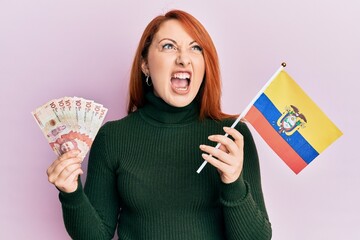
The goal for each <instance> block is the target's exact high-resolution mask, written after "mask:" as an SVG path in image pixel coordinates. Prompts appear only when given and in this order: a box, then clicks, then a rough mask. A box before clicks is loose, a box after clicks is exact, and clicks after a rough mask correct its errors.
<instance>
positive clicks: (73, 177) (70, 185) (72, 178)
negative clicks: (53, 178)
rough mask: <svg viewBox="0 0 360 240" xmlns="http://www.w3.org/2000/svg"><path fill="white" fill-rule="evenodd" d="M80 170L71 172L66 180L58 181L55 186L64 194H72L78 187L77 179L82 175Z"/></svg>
mask: <svg viewBox="0 0 360 240" xmlns="http://www.w3.org/2000/svg"><path fill="white" fill-rule="evenodd" d="M83 173H84V172H83V171H82V169H81V168H79V169H77V170H75V171H73V172H72V173H71V174H70V175H69V176H68V177H67V178H66V179H62V178H61V179H58V181H57V182H56V183H55V186H56V187H57V188H59V189H61V190H62V191H64V192H68V193H70V192H74V191H75V190H76V189H77V187H78V182H77V181H78V177H79V175H81V174H83Z"/></svg>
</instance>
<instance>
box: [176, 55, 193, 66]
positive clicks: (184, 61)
mask: <svg viewBox="0 0 360 240" xmlns="http://www.w3.org/2000/svg"><path fill="white" fill-rule="evenodd" d="M190 63H191V59H190V57H189V56H188V55H187V54H185V53H183V52H180V53H179V54H178V56H177V58H176V64H179V65H182V66H183V67H186V66H187V65H189V64H190Z"/></svg>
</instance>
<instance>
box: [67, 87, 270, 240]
mask: <svg viewBox="0 0 360 240" xmlns="http://www.w3.org/2000/svg"><path fill="white" fill-rule="evenodd" d="M146 97H147V103H146V105H145V106H144V107H143V108H141V109H139V110H138V111H136V112H134V113H131V114H129V115H128V116H127V117H125V118H123V119H121V120H118V121H113V122H108V123H106V124H105V125H104V126H103V127H102V128H101V129H100V131H99V133H98V135H97V136H96V139H95V141H94V143H93V145H92V148H91V151H90V156H89V162H88V171H87V180H86V183H85V186H84V188H82V186H81V183H80V184H79V187H78V189H77V190H76V191H75V192H73V193H63V192H61V193H60V200H61V203H62V209H63V216H64V222H65V226H66V229H67V231H68V233H69V234H70V236H71V237H72V238H73V239H112V238H113V235H114V233H115V230H116V227H117V234H118V236H119V239H124V240H127V239H129V240H134V239H135V240H137V239H139V240H142V239H145V240H148V239H149V240H151V239H154V240H161V239H164V240H177V239H179V240H195V239H196V240H197V239H201V240H202V239H204V240H211V239H214V240H215V239H216V240H220V239H251V240H256V239H270V238H271V225H270V223H269V220H268V215H267V212H266V209H265V204H264V200H263V194H262V190H261V183H260V171H259V161H258V156H257V151H256V148H255V145H254V141H253V139H252V136H251V133H250V131H249V129H248V128H247V126H246V125H245V124H244V123H240V124H238V126H237V127H236V128H237V130H238V131H240V132H241V133H242V135H243V136H244V167H243V172H242V174H241V176H240V178H239V179H238V180H237V181H235V182H234V183H231V184H224V183H222V182H221V180H220V177H219V174H218V172H217V170H216V169H215V168H214V167H213V166H211V165H210V164H208V165H207V166H206V167H205V168H204V169H203V170H202V172H201V173H200V174H197V173H196V170H197V169H198V168H199V166H200V165H201V164H202V162H203V159H202V158H201V150H200V149H199V145H200V144H208V145H214V143H212V142H210V141H209V140H208V139H207V137H208V136H209V135H212V134H224V132H223V130H222V127H223V126H230V125H231V124H232V122H233V120H224V121H214V120H211V119H205V120H203V121H200V120H198V115H199V112H198V108H197V104H196V103H195V102H193V103H191V104H190V105H188V106H186V107H183V108H175V107H171V106H169V105H167V104H166V103H165V102H164V101H163V100H162V99H160V98H157V97H156V96H154V95H153V94H152V93H149V94H147V96H146Z"/></svg>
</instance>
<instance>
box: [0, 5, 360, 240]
mask: <svg viewBox="0 0 360 240" xmlns="http://www.w3.org/2000/svg"><path fill="white" fill-rule="evenodd" d="M150 2H151V3H150ZM219 3H220V1H215V0H212V1H206V3H205V1H200V0H199V1H165V0H154V1H133V0H131V1H130V0H126V1H114V0H113V1H111V0H109V1H100V0H98V1H95V0H76V1H66V0H63V1H48V0H32V1H27V0H12V1H9V0H8V1H7V0H3V1H1V2H0V81H1V86H0V104H1V118H0V121H1V124H0V125H1V126H2V137H1V138H0V141H1V143H0V146H1V160H0V189H1V197H0V239H37V240H38V239H54V240H57V239H69V237H68V236H67V234H66V232H65V230H64V226H63V223H62V216H61V209H60V204H59V201H58V196H57V190H56V189H55V188H54V187H53V186H52V185H50V184H49V183H48V182H47V176H46V173H45V172H46V169H47V167H48V166H49V164H50V163H51V161H52V160H53V159H54V158H55V155H54V154H53V153H52V151H51V150H50V147H49V146H48V145H47V142H46V140H45V138H44V136H43V135H42V133H41V132H40V129H39V128H38V126H37V125H36V123H35V121H34V119H33V118H32V116H31V115H30V111H32V110H33V109H34V108H36V107H38V106H39V105H42V104H43V103H45V102H46V101H48V100H50V99H52V98H58V97H62V96H73V95H76V96H82V97H84V98H91V99H94V100H96V101H98V102H100V103H103V104H104V105H105V106H107V107H108V108H109V114H108V116H107V119H106V120H113V119H118V118H120V117H123V116H124V115H125V106H126V96H127V93H126V92H127V82H128V78H129V70H130V64H131V62H132V58H133V55H134V51H135V48H136V45H137V43H138V40H139V38H140V35H141V33H142V31H143V29H144V27H145V25H146V24H147V23H148V22H149V21H150V19H151V18H153V17H154V16H155V15H157V14H159V13H163V12H165V11H167V10H170V9H172V8H180V9H183V10H187V11H189V12H190V13H192V14H193V15H194V16H196V17H197V18H198V19H199V20H200V21H201V22H202V23H203V24H204V25H205V26H206V27H207V29H208V31H209V32H210V34H211V35H212V37H213V40H214V42H215V44H216V46H217V48H218V53H219V56H220V61H221V68H222V76H223V87H224V90H223V108H224V110H225V111H226V112H228V113H239V112H240V111H242V110H243V109H244V107H245V106H246V104H247V103H248V102H249V101H250V100H251V98H252V97H253V96H254V95H255V94H256V92H257V91H258V90H259V89H260V88H261V87H262V85H263V84H264V83H265V82H266V81H267V80H268V79H269V77H270V76H271V75H272V74H273V73H274V72H275V71H276V70H277V68H278V67H279V66H280V63H281V62H282V61H286V62H287V63H288V67H287V71H288V72H289V73H290V74H291V75H292V76H293V77H294V79H295V80H296V81H297V82H298V83H299V85H300V86H302V88H303V89H304V90H305V91H306V92H307V93H308V94H309V95H310V96H311V97H312V98H313V100H314V101H315V102H316V103H317V104H318V105H319V106H320V107H321V108H322V109H323V111H324V112H325V113H326V114H327V115H328V116H329V117H330V118H331V119H332V120H333V121H334V123H335V124H337V126H338V127H339V128H340V129H341V130H342V131H343V132H344V136H343V137H341V138H340V139H339V140H338V141H336V142H335V143H334V144H333V145H332V146H330V148H328V149H327V150H325V152H324V153H323V154H321V155H320V156H319V157H318V158H317V159H316V160H315V161H314V162H313V163H311V165H310V166H309V167H307V168H306V169H305V170H304V171H303V172H302V173H301V174H299V175H297V176H296V175H295V174H293V173H292V172H291V170H290V169H288V168H287V167H286V166H285V164H284V163H283V162H282V161H281V160H280V159H279V158H278V157H277V156H276V155H275V154H274V153H273V152H272V150H270V149H269V147H268V146H267V145H266V144H265V143H264V141H263V140H262V139H261V138H260V137H259V135H258V134H257V133H256V132H255V131H253V135H254V137H255V140H256V143H257V146H258V149H259V155H260V158H261V168H262V181H263V189H264V194H265V198H266V203H267V208H268V212H269V215H270V218H271V222H272V224H273V236H274V237H273V239H275V240H289V239H292V240H304V239H307V240H312V239H314V240H315V239H316V240H317V239H327V240H338V239H347V240H349V239H350V240H351V239H360V230H359V223H360V214H359V213H360V204H359V203H360V193H359V190H358V188H359V187H358V185H359V183H360V181H359V180H360V177H359V176H360V175H359V168H360V161H359V160H358V159H359V157H358V155H359V154H358V152H357V151H356V147H358V142H359V141H358V140H356V139H358V138H357V136H358V135H359V134H360V132H359V127H358V126H357V122H356V121H357V120H358V118H359V117H360V116H359V113H358V112H357V111H358V108H357V106H356V105H355V103H357V102H356V100H357V98H356V95H357V94H358V92H359V85H358V79H359V76H360V71H359V63H360V47H359V46H360V45H359V42H360V31H359V22H360V15H359V10H360V3H359V2H358V1H357V0H352V1H351V0H345V1H335V0H317V1H313V0H303V1H289V0H273V1H238V0H230V1H222V2H221V5H220V4H219ZM354 115H355V116H354ZM351 124H353V125H351ZM84 168H85V167H84ZM195 170H196V169H194V174H196V173H195Z"/></svg>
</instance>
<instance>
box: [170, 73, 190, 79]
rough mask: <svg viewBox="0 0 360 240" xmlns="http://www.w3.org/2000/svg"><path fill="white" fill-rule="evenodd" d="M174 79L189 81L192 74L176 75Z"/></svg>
mask: <svg viewBox="0 0 360 240" xmlns="http://www.w3.org/2000/svg"><path fill="white" fill-rule="evenodd" d="M172 77H173V78H179V79H188V78H190V74H189V73H175V74H174V75H173V76H172Z"/></svg>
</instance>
